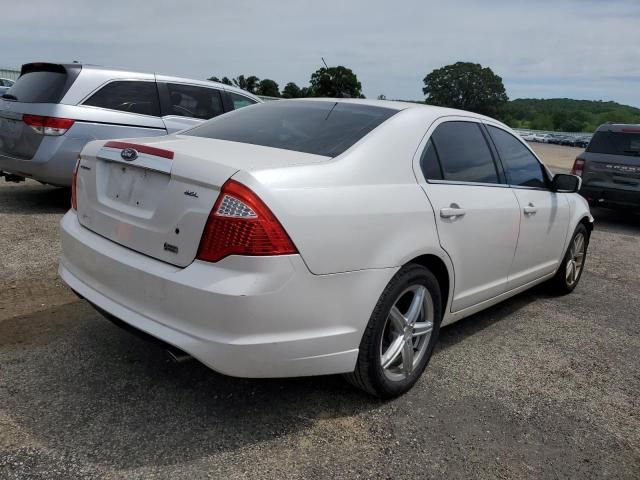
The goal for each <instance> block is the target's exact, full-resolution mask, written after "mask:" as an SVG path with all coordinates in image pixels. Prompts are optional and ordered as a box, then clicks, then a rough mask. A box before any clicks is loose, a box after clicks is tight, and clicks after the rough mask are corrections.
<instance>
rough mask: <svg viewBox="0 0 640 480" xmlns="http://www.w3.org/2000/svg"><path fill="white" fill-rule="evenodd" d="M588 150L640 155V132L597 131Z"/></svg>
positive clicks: (612, 153)
mask: <svg viewBox="0 0 640 480" xmlns="http://www.w3.org/2000/svg"><path fill="white" fill-rule="evenodd" d="M587 152H591V153H608V154H610V155H627V156H630V157H640V132H638V133H634V132H606V131H600V132H596V133H595V135H594V136H593V138H592V139H591V142H590V143H589V147H588V148H587Z"/></svg>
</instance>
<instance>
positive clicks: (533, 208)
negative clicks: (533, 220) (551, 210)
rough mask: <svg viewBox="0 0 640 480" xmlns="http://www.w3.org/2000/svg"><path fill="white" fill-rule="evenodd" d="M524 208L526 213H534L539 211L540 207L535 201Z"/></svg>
mask: <svg viewBox="0 0 640 480" xmlns="http://www.w3.org/2000/svg"><path fill="white" fill-rule="evenodd" d="M523 210H524V214H525V215H534V214H535V213H536V212H537V211H538V209H537V208H536V206H535V205H534V204H533V203H529V205H527V206H526V207H524V209H523Z"/></svg>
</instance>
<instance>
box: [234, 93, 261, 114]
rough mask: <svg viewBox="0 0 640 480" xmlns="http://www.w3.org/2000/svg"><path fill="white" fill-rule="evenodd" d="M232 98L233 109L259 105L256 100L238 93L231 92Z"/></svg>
mask: <svg viewBox="0 0 640 480" xmlns="http://www.w3.org/2000/svg"><path fill="white" fill-rule="evenodd" d="M229 95H230V96H231V101H232V102H233V109H234V110H237V109H239V108H242V107H248V106H249V105H253V104H254V103H257V102H256V101H255V100H252V99H250V98H249V97H245V96H244V95H238V94H237V93H233V92H229Z"/></svg>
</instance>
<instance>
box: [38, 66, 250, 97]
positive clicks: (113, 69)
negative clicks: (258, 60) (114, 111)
mask: <svg viewBox="0 0 640 480" xmlns="http://www.w3.org/2000/svg"><path fill="white" fill-rule="evenodd" d="M30 63H39V62H30ZM42 63H52V64H55V65H62V66H63V67H65V68H66V67H79V66H80V67H82V68H83V69H90V70H100V71H103V72H120V73H122V72H126V73H130V74H133V75H144V76H150V75H155V77H156V79H157V80H160V81H163V82H176V83H180V82H183V83H189V84H190V85H202V86H208V87H211V86H213V85H215V86H216V87H218V88H222V89H224V90H226V91H228V92H235V93H238V94H241V95H245V96H247V97H251V98H254V99H257V98H258V97H256V96H255V95H254V94H252V93H250V92H247V91H246V90H242V89H241V88H237V87H234V86H231V85H225V84H223V83H219V82H212V81H210V80H196V79H193V78H187V77H175V76H170V75H163V74H159V73H153V72H143V71H141V70H131V69H128V68H120V67H107V66H104V65H94V64H91V63H75V62H74V63H70V62H60V63H57V62H42Z"/></svg>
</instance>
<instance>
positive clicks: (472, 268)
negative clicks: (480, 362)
mask: <svg viewBox="0 0 640 480" xmlns="http://www.w3.org/2000/svg"><path fill="white" fill-rule="evenodd" d="M418 155H420V157H419V165H420V166H419V170H420V173H421V175H417V176H418V179H419V182H420V184H421V186H422V188H423V189H424V191H425V193H426V194H427V197H428V198H429V201H430V202H431V205H432V207H433V211H434V215H435V220H436V226H437V229H438V236H439V238H440V245H441V246H442V248H443V249H444V250H445V251H446V252H447V253H448V255H449V257H450V258H451V261H452V263H453V267H454V272H455V279H454V287H453V301H452V306H451V310H452V311H454V312H455V311H459V310H462V309H465V308H467V307H471V306H473V305H476V304H478V303H481V302H483V301H485V300H488V299H491V298H493V297H495V296H497V295H500V294H501V293H503V292H505V291H506V288H507V281H508V276H509V270H510V267H511V262H512V260H513V255H514V252H515V249H516V243H517V239H518V226H519V222H520V212H519V207H518V202H517V201H516V199H515V196H514V194H513V192H512V191H511V189H509V188H508V186H507V185H506V183H505V178H504V174H503V172H502V170H501V168H500V166H499V164H498V163H497V162H496V160H495V158H494V154H493V152H492V149H491V148H490V144H489V141H488V139H487V137H486V133H485V132H484V130H483V128H482V125H481V124H480V123H479V122H477V121H475V120H474V119H470V118H466V117H460V118H457V117H454V118H449V119H441V120H440V121H439V122H438V123H437V124H436V125H434V126H432V127H431V129H430V133H428V134H427V136H426V137H425V139H424V140H423V144H422V146H421V149H420V150H419V151H418Z"/></svg>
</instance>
